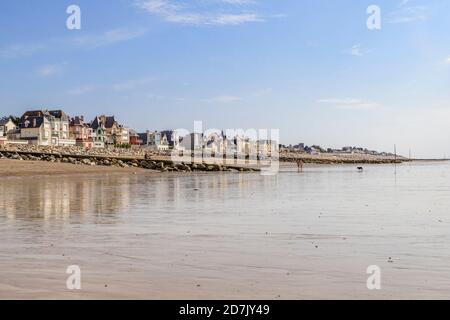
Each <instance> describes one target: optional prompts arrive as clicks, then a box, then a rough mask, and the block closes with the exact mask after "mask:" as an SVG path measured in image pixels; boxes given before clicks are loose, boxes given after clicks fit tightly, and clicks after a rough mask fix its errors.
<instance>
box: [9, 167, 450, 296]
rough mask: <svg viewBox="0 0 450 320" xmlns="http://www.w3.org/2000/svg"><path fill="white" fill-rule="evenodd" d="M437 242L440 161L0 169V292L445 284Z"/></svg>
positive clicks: (442, 222)
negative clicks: (208, 171)
mask: <svg viewBox="0 0 450 320" xmlns="http://www.w3.org/2000/svg"><path fill="white" fill-rule="evenodd" d="M449 243H450V164H449V163H447V162H423V163H412V164H403V165H399V166H397V169H396V174H395V170H394V166H393V165H378V166H366V167H365V171H364V172H363V173H360V172H358V171H357V170H356V168H355V166H318V167H306V169H305V172H303V173H298V172H297V171H296V169H295V168H293V167H283V168H282V170H281V172H280V173H279V174H278V175H276V176H273V177H264V176H260V175H259V174H233V173H231V174H225V173H224V174H220V175H192V176H169V175H167V176H155V177H149V176H145V177H143V176H129V175H109V176H107V175H93V176H92V175H91V176H36V177H31V178H30V177H26V178H23V177H11V178H3V179H1V181H0V298H8V297H12V298H74V299H78V298H142V299H146V298H194V299H195V298H266V299H284V298H293V299H303V298H374V299H375V298H450V245H449ZM69 265H78V266H80V268H81V271H82V290H80V291H69V290H67V289H66V278H67V277H68V275H67V274H66V273H65V271H66V268H67V267H68V266H69ZM370 265H377V266H379V267H380V269H381V283H382V284H381V286H382V288H381V290H374V291H370V290H368V289H367V287H366V279H367V277H368V275H367V274H366V269H367V267H368V266H370Z"/></svg>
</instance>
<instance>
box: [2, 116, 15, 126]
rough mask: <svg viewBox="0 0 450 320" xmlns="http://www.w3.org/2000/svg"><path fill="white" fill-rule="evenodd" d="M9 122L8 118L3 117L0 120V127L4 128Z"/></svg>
mask: <svg viewBox="0 0 450 320" xmlns="http://www.w3.org/2000/svg"><path fill="white" fill-rule="evenodd" d="M9 121H12V120H11V119H10V118H9V117H4V118H1V119H0V126H5V125H6V124H7V123H8V122H9Z"/></svg>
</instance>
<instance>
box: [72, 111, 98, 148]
mask: <svg viewBox="0 0 450 320" xmlns="http://www.w3.org/2000/svg"><path fill="white" fill-rule="evenodd" d="M69 132H70V138H71V139H74V140H75V141H76V145H77V146H80V147H83V148H89V149H90V148H93V147H94V137H93V129H92V128H91V126H90V125H89V124H87V123H85V122H84V117H83V116H78V117H75V118H72V119H70V123H69Z"/></svg>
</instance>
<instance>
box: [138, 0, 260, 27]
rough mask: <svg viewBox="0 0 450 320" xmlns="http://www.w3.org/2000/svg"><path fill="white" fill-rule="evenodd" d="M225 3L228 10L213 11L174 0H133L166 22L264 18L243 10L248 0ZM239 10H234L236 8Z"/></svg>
mask: <svg viewBox="0 0 450 320" xmlns="http://www.w3.org/2000/svg"><path fill="white" fill-rule="evenodd" d="M222 3H224V4H225V5H228V6H229V7H230V6H231V8H228V9H230V10H229V12H227V13H224V12H223V11H220V12H218V11H215V10H213V9H211V7H210V6H207V8H206V9H205V8H204V7H202V6H199V5H198V4H197V5H196V4H195V3H194V4H191V5H190V6H188V5H186V4H181V3H180V2H176V1H174V0H135V4H136V5H137V6H138V7H139V8H141V9H144V10H145V11H147V12H148V13H150V14H151V15H156V16H159V17H161V18H163V19H164V20H165V21H167V22H171V23H177V24H185V25H216V26H226V25H232V26H236V25H241V24H245V23H251V22H263V21H265V20H264V18H263V17H262V16H261V15H260V14H259V13H256V12H248V11H244V7H246V6H248V5H250V4H253V3H254V1H248V0H222ZM236 7H239V8H238V9H239V10H236V9H237V8H236Z"/></svg>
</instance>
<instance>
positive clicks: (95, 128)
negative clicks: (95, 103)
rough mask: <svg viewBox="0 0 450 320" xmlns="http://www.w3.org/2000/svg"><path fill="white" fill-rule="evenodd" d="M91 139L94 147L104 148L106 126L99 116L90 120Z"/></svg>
mask: <svg viewBox="0 0 450 320" xmlns="http://www.w3.org/2000/svg"><path fill="white" fill-rule="evenodd" d="M90 127H91V129H92V139H93V141H94V148H104V147H105V144H106V128H105V124H104V123H103V122H102V120H101V119H100V118H99V117H95V119H94V120H93V121H92V122H91V125H90Z"/></svg>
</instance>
